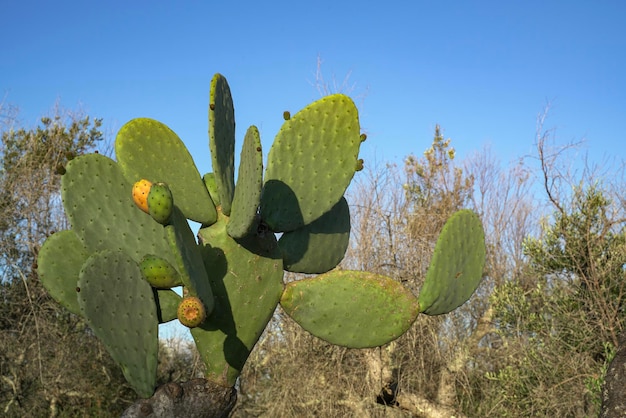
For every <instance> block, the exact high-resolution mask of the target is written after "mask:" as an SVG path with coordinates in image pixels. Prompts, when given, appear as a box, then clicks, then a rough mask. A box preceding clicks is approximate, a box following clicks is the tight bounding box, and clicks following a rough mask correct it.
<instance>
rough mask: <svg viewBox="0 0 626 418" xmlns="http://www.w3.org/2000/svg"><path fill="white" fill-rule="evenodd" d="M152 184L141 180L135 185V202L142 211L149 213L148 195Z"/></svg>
mask: <svg viewBox="0 0 626 418" xmlns="http://www.w3.org/2000/svg"><path fill="white" fill-rule="evenodd" d="M151 187H152V183H151V182H150V181H148V180H146V179H141V180H139V181H138V182H137V183H135V184H134V185H133V202H135V204H136V205H137V207H138V208H139V209H141V210H142V211H144V212H146V213H149V211H148V194H149V193H150V188H151Z"/></svg>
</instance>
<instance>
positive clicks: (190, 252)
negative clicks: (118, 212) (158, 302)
mask: <svg viewBox="0 0 626 418" xmlns="http://www.w3.org/2000/svg"><path fill="white" fill-rule="evenodd" d="M165 233H166V235H167V238H168V241H169V243H170V248H171V250H172V252H173V253H174V257H175V259H176V264H175V266H176V267H177V268H178V272H179V273H180V276H181V280H182V282H183V285H184V286H185V287H186V288H187V290H188V291H189V295H190V296H197V297H199V298H200V299H201V300H202V302H203V303H204V306H205V308H206V313H207V315H209V314H210V313H211V312H212V311H213V307H214V305H215V300H214V298H213V292H212V290H211V285H210V284H209V278H208V276H207V271H206V269H205V267H204V262H203V260H202V255H201V253H200V247H199V246H198V244H197V242H196V238H195V237H194V235H193V232H192V231H191V228H190V227H189V223H188V222H187V219H185V216H184V215H183V214H182V212H181V211H180V210H179V209H178V207H176V206H175V207H174V211H173V213H172V218H171V223H170V225H167V226H166V227H165Z"/></svg>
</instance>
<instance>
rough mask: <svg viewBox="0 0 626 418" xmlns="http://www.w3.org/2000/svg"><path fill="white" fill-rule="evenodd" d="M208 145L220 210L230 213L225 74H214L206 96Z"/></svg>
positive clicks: (229, 110)
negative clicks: (207, 96)
mask: <svg viewBox="0 0 626 418" xmlns="http://www.w3.org/2000/svg"><path fill="white" fill-rule="evenodd" d="M209 148H210V150H211V161H212V162H213V172H214V173H215V183H216V184H217V190H218V192H219V195H220V201H221V202H222V213H223V214H224V215H230V210H231V203H232V201H233V196H234V194H235V109H234V107H233V98H232V96H231V94H230V87H228V82H227V81H226V78H225V77H224V76H223V75H221V74H215V75H214V76H213V79H212V80H211V93H210V97H209Z"/></svg>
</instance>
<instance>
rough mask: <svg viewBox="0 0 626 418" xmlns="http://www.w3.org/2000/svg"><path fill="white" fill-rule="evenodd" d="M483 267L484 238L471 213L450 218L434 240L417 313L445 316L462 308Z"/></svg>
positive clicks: (467, 212) (469, 211)
mask: <svg viewBox="0 0 626 418" xmlns="http://www.w3.org/2000/svg"><path fill="white" fill-rule="evenodd" d="M484 264H485V235H484V231H483V226H482V224H481V222H480V219H479V218H478V215H476V214H475V213H474V212H472V211H471V210H468V209H464V210H460V211H458V212H456V213H455V214H453V215H452V216H451V217H450V219H448V221H447V222H446V224H445V225H444V227H443V230H442V231H441V234H440V235H439V239H438V240H437V245H436V246H435V252H434V254H433V258H432V261H431V262H430V266H429V268H428V272H427V273H426V280H425V281H424V285H423V286H422V288H421V289H420V294H419V304H420V311H421V312H423V313H425V314H428V315H440V314H445V313H448V312H450V311H453V310H454V309H456V308H458V307H459V306H461V305H462V304H464V303H465V302H466V301H467V300H468V299H469V298H470V297H471V296H472V294H473V293H474V291H475V290H476V288H477V287H478V284H479V283H480V280H481V278H482V274H483V266H484Z"/></svg>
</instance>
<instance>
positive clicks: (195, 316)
mask: <svg viewBox="0 0 626 418" xmlns="http://www.w3.org/2000/svg"><path fill="white" fill-rule="evenodd" d="M177 316H178V320H179V321H180V323H181V324H183V325H184V326H186V327H188V328H195V327H197V326H200V324H201V323H203V322H204V320H205V319H206V309H204V304H203V303H202V301H201V300H200V299H198V298H197V297H195V296H187V297H184V298H183V300H181V301H180V304H179V305H178V310H177Z"/></svg>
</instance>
